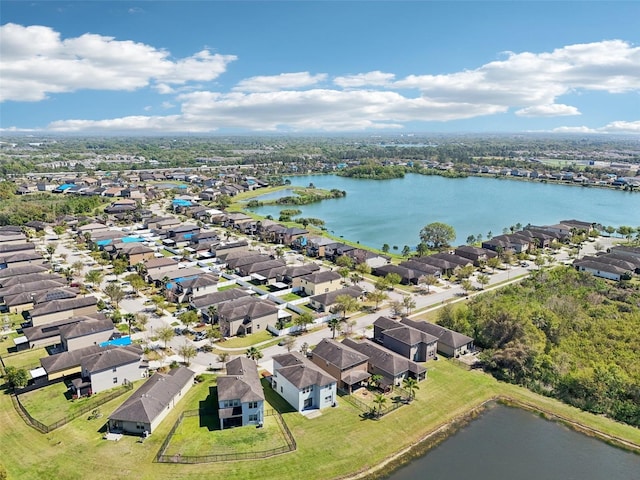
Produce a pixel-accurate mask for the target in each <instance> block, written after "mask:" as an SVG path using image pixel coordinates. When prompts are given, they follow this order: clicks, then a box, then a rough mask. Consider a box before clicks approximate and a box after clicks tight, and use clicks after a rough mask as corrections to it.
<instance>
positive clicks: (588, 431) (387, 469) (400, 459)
mask: <svg viewBox="0 0 640 480" xmlns="http://www.w3.org/2000/svg"><path fill="white" fill-rule="evenodd" d="M494 404H500V405H505V406H508V407H513V408H519V409H521V410H525V411H528V412H531V413H534V414H536V415H539V416H540V417H541V418H543V419H544V420H547V421H551V422H555V423H560V424H562V425H565V426H567V427H568V428H570V429H572V430H574V431H576V432H579V433H581V434H583V435H587V436H589V437H594V438H597V439H598V440H601V441H603V442H605V443H607V444H608V445H611V446H613V447H616V448H620V449H622V450H626V451H629V452H632V453H635V454H637V455H640V445H638V444H635V443H633V442H630V441H628V440H624V439H622V438H619V437H616V436H614V435H609V434H607V433H604V432H602V431H600V430H597V429H595V428H592V427H588V426H586V425H584V424H582V423H580V422H577V421H575V420H571V419H569V418H567V417H564V416H562V415H559V414H557V413H554V412H552V411H550V410H548V409H545V408H542V407H539V406H536V405H532V404H530V403H526V402H523V401H521V400H516V399H514V398H513V397H509V396H505V395H499V396H495V397H492V398H489V399H487V400H485V401H483V402H482V403H481V404H480V405H477V406H474V407H472V408H471V409H470V410H468V411H466V412H465V413H463V414H460V415H457V416H456V417H454V418H453V419H451V420H449V421H447V422H445V423H443V424H441V425H439V426H438V427H436V428H435V429H433V430H431V431H430V432H428V433H427V434H425V435H424V436H423V437H422V438H420V439H419V440H418V441H417V442H415V443H412V444H411V445H409V446H407V447H405V448H403V449H402V450H400V451H398V452H396V453H394V454H393V455H390V456H389V457H387V458H386V459H384V460H383V461H382V462H380V463H378V464H377V465H374V466H372V467H368V468H366V469H363V470H360V471H358V472H355V473H353V474H350V475H345V476H342V477H339V480H378V479H381V478H386V477H387V476H388V475H390V474H391V473H393V472H395V471H396V470H398V469H400V468H401V467H403V466H405V465H407V464H409V463H410V462H412V461H413V460H415V459H417V458H419V457H422V456H423V455H425V454H426V453H427V452H429V451H430V450H432V449H433V448H435V447H437V446H438V445H440V444H441V443H442V442H444V441H445V440H446V439H448V438H449V437H451V436H452V435H455V434H456V433H457V432H458V431H460V430H461V429H462V428H464V427H465V426H467V425H468V424H469V423H470V422H472V421H473V420H475V419H477V418H478V417H479V416H480V415H482V414H483V413H484V412H485V411H486V410H487V409H488V408H491V406H492V405H494Z"/></svg>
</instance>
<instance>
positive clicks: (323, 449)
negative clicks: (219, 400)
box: [0, 360, 640, 480]
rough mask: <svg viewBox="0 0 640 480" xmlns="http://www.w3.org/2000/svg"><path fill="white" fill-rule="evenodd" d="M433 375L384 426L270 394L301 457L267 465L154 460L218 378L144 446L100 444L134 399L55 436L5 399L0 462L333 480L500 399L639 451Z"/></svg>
mask: <svg viewBox="0 0 640 480" xmlns="http://www.w3.org/2000/svg"><path fill="white" fill-rule="evenodd" d="M427 367H428V369H429V374H428V378H427V380H425V381H424V382H421V383H420V390H418V391H417V392H416V399H415V400H414V401H413V402H412V403H411V404H410V405H407V406H404V407H402V408H400V409H398V410H396V411H394V412H392V413H390V414H389V415H386V416H384V417H383V418H382V419H380V420H376V421H374V420H362V419H361V418H360V416H359V414H360V412H359V411H358V410H357V409H355V408H354V407H352V406H351V405H349V404H347V403H345V402H344V401H342V399H339V400H338V407H337V408H330V409H327V410H323V412H322V415H321V416H320V417H318V418H314V419H307V418H306V417H303V416H302V415H300V414H298V413H297V412H292V411H291V408H290V407H288V406H287V404H286V403H284V402H283V401H282V400H281V399H280V400H278V397H277V395H276V394H275V393H274V392H272V391H270V389H268V388H266V389H265V394H266V397H267V400H268V401H270V402H271V401H273V404H275V405H276V406H278V408H281V407H282V408H286V409H287V410H285V412H286V413H284V414H283V417H284V419H285V421H286V423H287V425H288V426H289V428H290V430H291V431H292V433H293V436H294V437H295V439H296V442H297V445H298V449H297V450H296V451H295V452H291V453H288V454H286V455H279V456H276V457H271V458H268V459H262V460H260V461H259V463H256V462H253V461H241V462H223V463H213V464H201V465H173V464H158V463H154V462H153V459H154V457H155V455H156V453H157V452H158V450H159V448H160V445H161V444H162V442H163V441H164V439H165V437H166V435H167V433H168V431H169V430H170V429H171V427H172V425H173V424H174V423H175V421H176V419H177V417H178V415H179V413H180V411H183V410H190V409H194V408H198V407H200V406H204V405H205V404H206V402H207V401H210V397H209V389H210V387H211V386H212V385H213V380H208V381H205V382H203V383H201V384H199V385H196V386H195V387H194V388H192V389H191V390H190V391H189V392H188V393H187V395H185V398H184V399H183V400H181V402H180V403H179V404H178V405H177V407H176V408H174V409H173V410H172V411H171V412H170V413H169V415H168V416H167V418H166V419H165V420H164V421H163V422H162V424H161V425H160V427H159V428H158V429H157V430H156V431H155V432H154V433H153V434H152V435H151V437H149V438H148V439H147V440H146V441H145V442H144V443H142V444H141V443H138V442H137V438H135V437H125V438H123V439H122V440H120V441H119V442H108V441H106V440H102V437H101V433H100V429H101V428H102V427H103V425H104V420H105V419H106V418H107V417H108V415H109V414H110V413H111V412H112V411H113V410H114V409H115V408H116V407H117V406H119V405H120V404H121V403H122V402H123V401H124V399H125V398H126V397H127V394H125V395H123V396H122V397H119V398H118V399H116V400H114V401H112V402H109V403H108V404H105V405H104V406H102V407H101V410H102V412H103V414H104V418H103V419H101V420H87V419H86V418H84V417H80V418H78V419H76V420H74V421H73V422H71V423H70V424H68V425H66V426H64V427H62V428H60V429H58V430H55V431H54V432H51V433H50V434H47V435H43V434H40V433H38V432H37V431H35V430H33V429H32V428H30V427H28V426H26V425H25V424H24V422H23V421H22V419H21V418H20V417H19V416H18V415H17V413H16V412H15V410H14V409H13V406H12V404H11V400H10V399H9V397H8V396H7V395H0V425H2V433H0V451H1V452H2V457H0V458H1V460H0V462H3V463H4V464H5V466H6V469H7V471H8V473H9V477H8V478H10V479H56V480H58V479H59V480H64V479H74V480H76V479H78V478H88V476H89V475H91V476H94V475H95V474H96V473H97V472H99V476H100V478H103V479H112V478H113V479H119V478H124V477H127V478H136V479H154V480H164V479H167V480H168V479H189V480H191V479H210V478H224V479H225V480H236V479H237V480H241V479H242V480H250V479H256V480H258V479H259V480H269V479H279V480H283V479H295V478H300V476H301V469H304V478H317V479H332V478H339V477H345V476H347V475H349V474H350V473H353V472H354V471H355V470H360V469H366V468H368V467H372V466H374V465H377V464H379V463H380V462H381V461H383V460H384V459H385V458H387V457H389V456H390V455H392V454H394V453H395V452H398V451H399V450H401V449H403V448H405V447H407V446H409V445H412V444H414V443H416V442H418V441H419V440H420V439H422V438H424V436H425V435H427V434H429V433H430V432H432V431H434V430H435V429H436V428H438V427H439V426H440V425H442V424H445V423H447V422H449V421H451V420H453V419H455V418H457V417H459V416H461V415H464V414H465V413H466V412H467V411H469V410H470V409H471V408H473V407H475V406H478V405H480V404H482V403H483V402H485V401H486V400H488V399H490V398H493V397H495V396H497V395H508V396H510V397H512V398H515V399H517V400H519V401H524V402H527V403H530V404H534V405H537V406H539V407H541V408H544V409H546V410H549V411H552V412H555V413H557V414H560V415H563V416H565V417H568V418H570V419H572V420H574V421H578V422H580V423H582V424H584V425H588V426H591V427H594V428H597V429H599V430H602V431H605V432H607V433H610V434H612V435H616V436H618V437H622V438H625V439H628V440H629V441H632V442H635V443H636V444H640V430H639V429H636V428H633V427H629V426H626V425H623V424H620V423H616V422H613V421H611V420H608V419H607V418H604V417H601V416H596V415H592V414H588V413H585V412H581V411H579V410H577V409H575V408H573V407H570V406H568V405H564V404H562V403H560V402H558V401H556V400H553V399H551V398H546V397H541V396H539V395H536V394H534V393H532V392H529V391H528V390H525V389H524V388H521V387H517V386H515V385H508V384H503V383H499V382H497V381H496V380H495V379H493V378H492V377H490V376H488V375H486V374H484V373H482V372H477V371H466V370H464V369H462V368H460V367H457V366H456V365H454V364H452V363H450V362H448V361H444V360H440V361H438V362H430V363H429V364H428V365H427ZM208 399H209V400H208ZM278 402H279V403H278ZM203 433H204V432H203ZM212 433H213V432H212ZM80 453H81V456H80V455H79V454H80ZM105 466H109V468H105Z"/></svg>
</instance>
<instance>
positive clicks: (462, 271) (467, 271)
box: [455, 265, 475, 278]
mask: <svg viewBox="0 0 640 480" xmlns="http://www.w3.org/2000/svg"><path fill="white" fill-rule="evenodd" d="M474 270H475V269H474V268H473V265H465V266H464V267H457V268H456V269H455V274H456V276H457V277H458V278H469V277H470V276H471V275H473V272H474Z"/></svg>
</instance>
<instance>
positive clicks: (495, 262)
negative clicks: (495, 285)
mask: <svg viewBox="0 0 640 480" xmlns="http://www.w3.org/2000/svg"><path fill="white" fill-rule="evenodd" d="M487 265H488V266H489V267H491V271H492V272H495V271H496V268H498V267H499V266H500V258H498V257H491V258H488V259H487Z"/></svg>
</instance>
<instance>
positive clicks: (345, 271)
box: [338, 267, 351, 280]
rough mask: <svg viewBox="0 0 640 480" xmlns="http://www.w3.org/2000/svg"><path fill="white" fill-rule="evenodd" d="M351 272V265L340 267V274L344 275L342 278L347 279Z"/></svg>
mask: <svg viewBox="0 0 640 480" xmlns="http://www.w3.org/2000/svg"><path fill="white" fill-rule="evenodd" d="M349 272H351V270H349V267H340V268H339V269H338V275H340V276H341V277H342V280H345V279H346V278H347V277H348V276H349Z"/></svg>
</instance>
